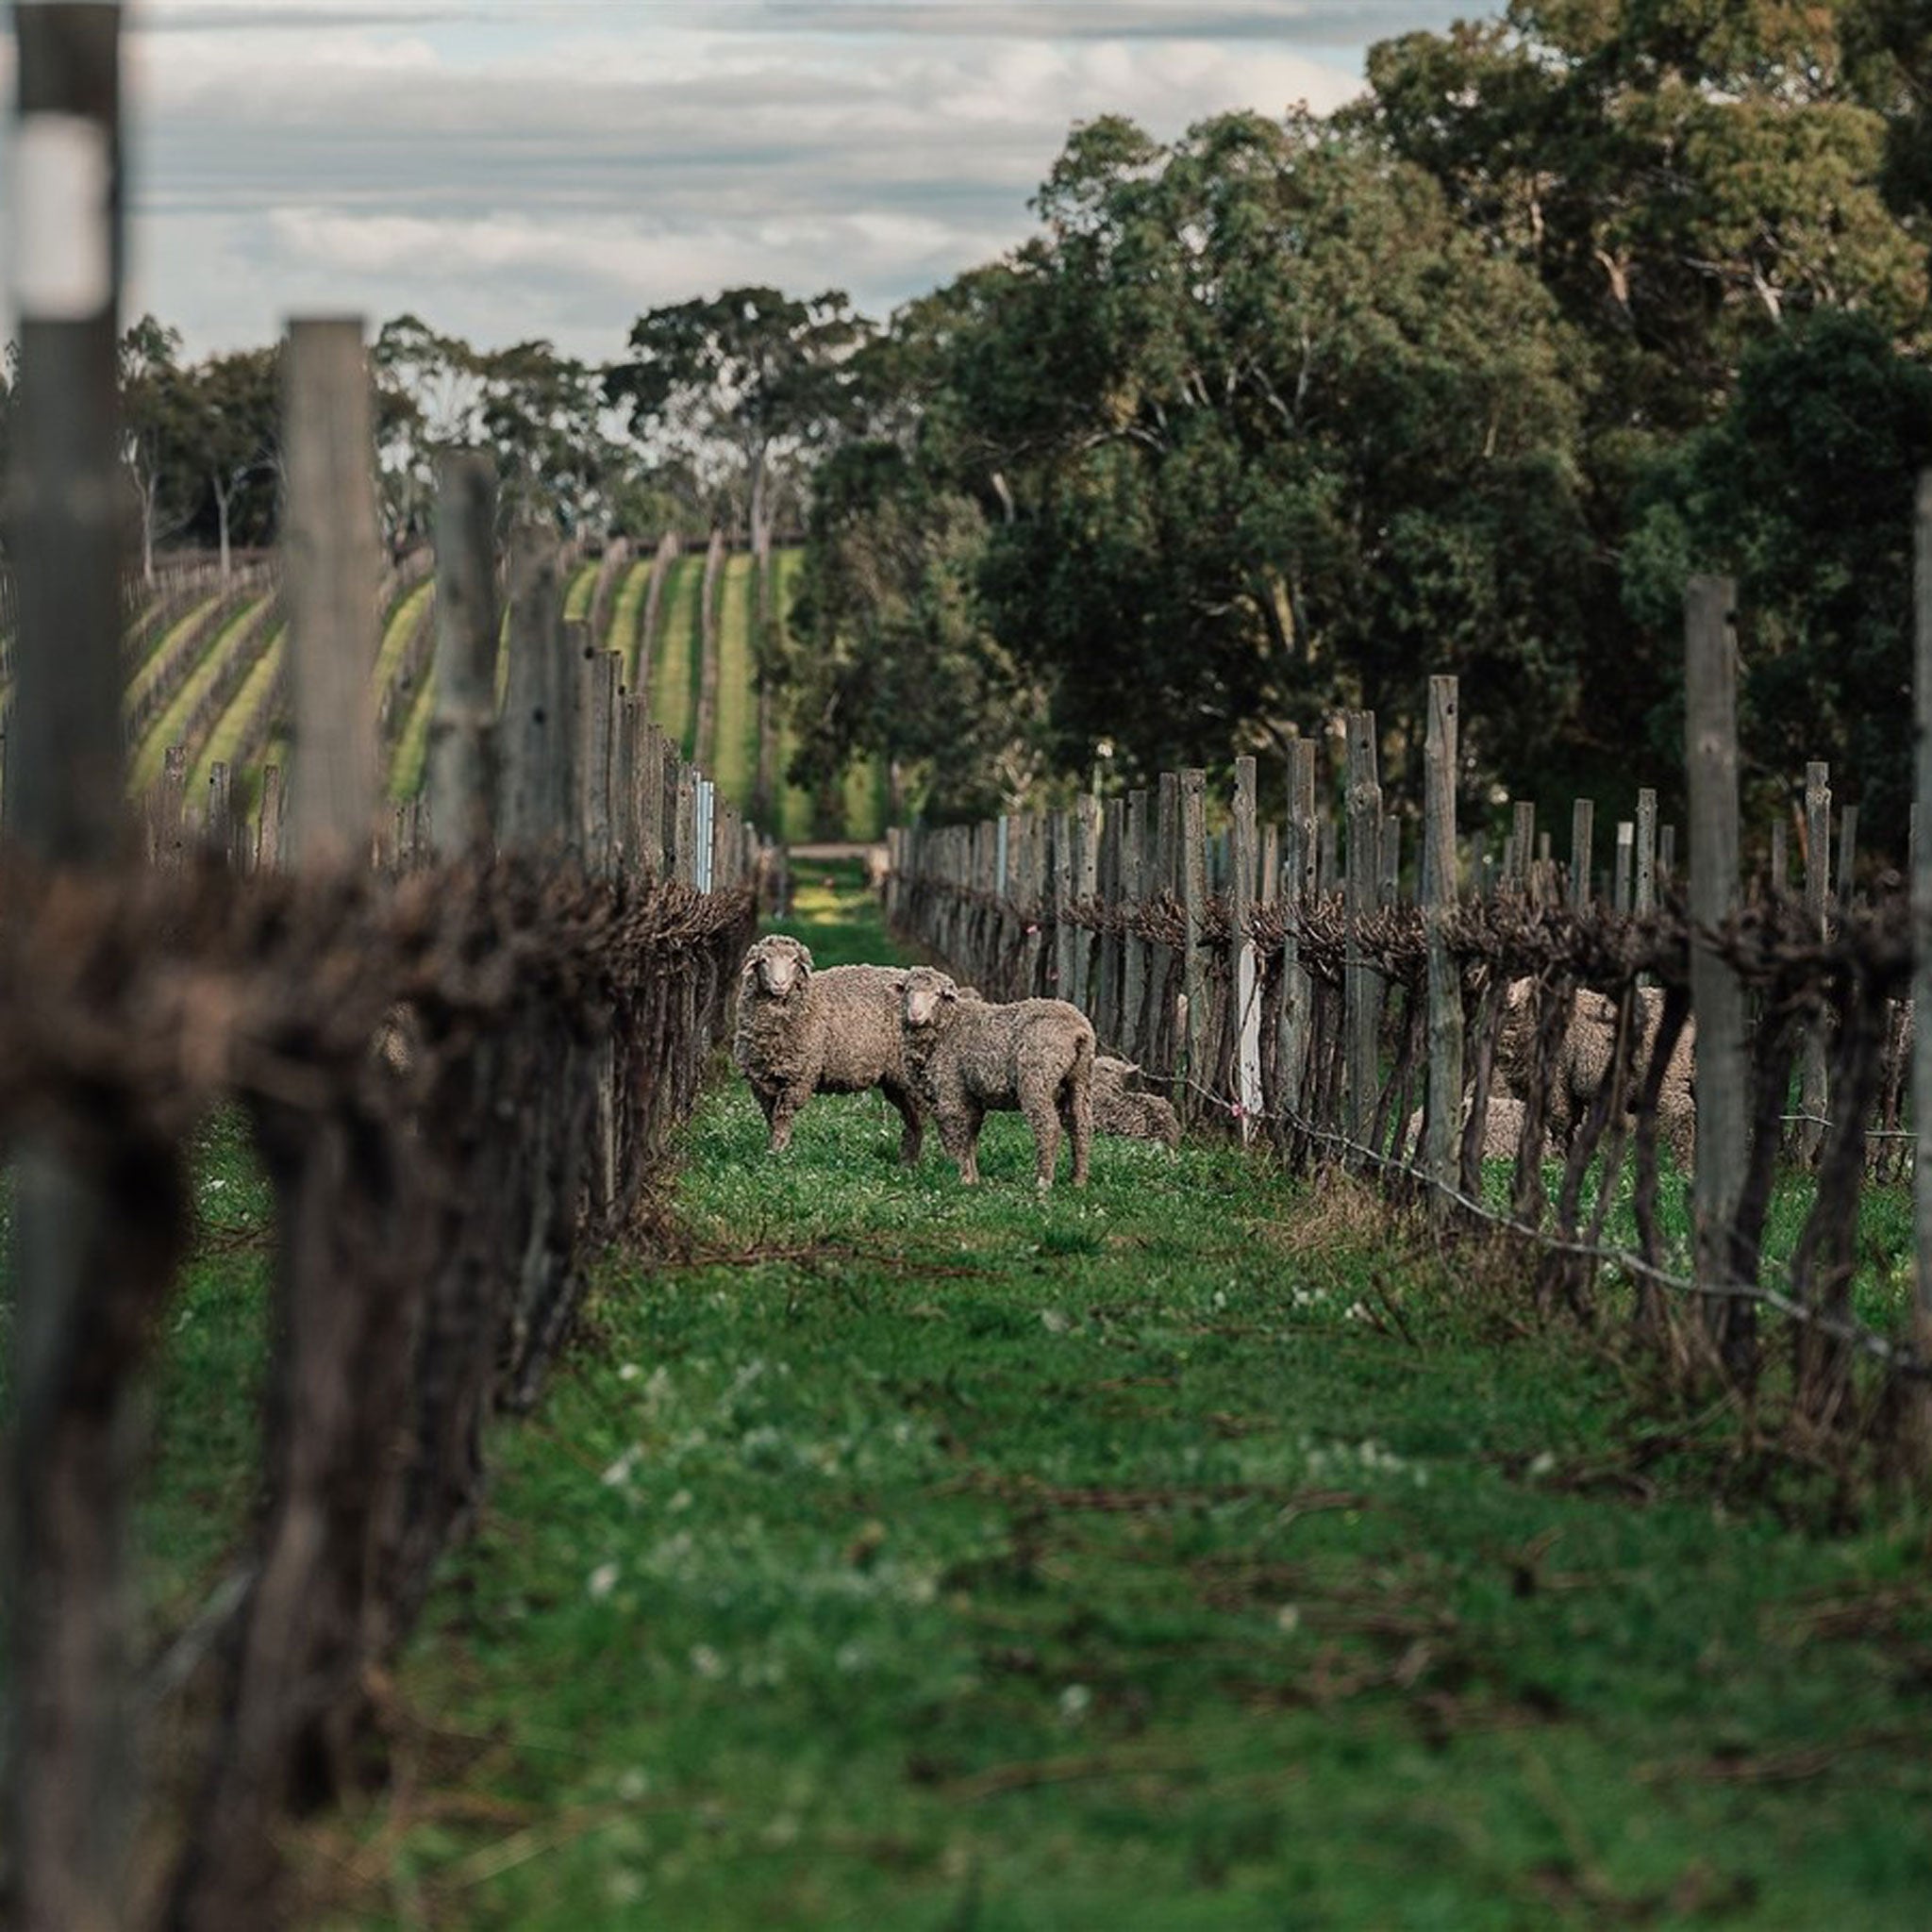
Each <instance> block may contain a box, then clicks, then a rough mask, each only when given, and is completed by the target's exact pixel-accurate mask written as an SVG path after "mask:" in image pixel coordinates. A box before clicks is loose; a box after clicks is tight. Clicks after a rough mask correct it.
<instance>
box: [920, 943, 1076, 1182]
mask: <svg viewBox="0 0 1932 1932" xmlns="http://www.w3.org/2000/svg"><path fill="white" fill-rule="evenodd" d="M902 1017H903V1020H904V1024H905V1041H906V1044H905V1066H906V1074H907V1079H908V1083H909V1085H910V1086H911V1089H912V1092H913V1095H914V1097H915V1099H916V1101H917V1103H918V1104H919V1105H920V1106H921V1107H922V1108H924V1109H925V1110H926V1111H927V1112H929V1113H931V1115H932V1116H933V1119H934V1121H935V1123H936V1124H938V1127H939V1130H940V1140H941V1143H942V1144H943V1145H944V1147H945V1150H946V1152H947V1153H948V1154H949V1155H951V1156H952V1158H954V1159H955V1160H956V1161H958V1164H959V1179H960V1181H961V1182H962V1183H963V1184H964V1185H965V1186H967V1187H969V1188H970V1187H974V1186H975V1185H976V1184H977V1183H978V1180H979V1158H978V1157H979V1130H980V1127H981V1126H982V1125H983V1124H984V1123H985V1120H986V1116H987V1114H988V1113H989V1112H990V1111H1000V1112H1008V1113H1010V1112H1016V1111H1017V1112H1019V1113H1023V1114H1024V1115H1025V1116H1026V1124H1027V1125H1029V1126H1030V1127H1031V1128H1032V1129H1033V1148H1034V1174H1035V1178H1036V1180H1037V1182H1038V1184H1039V1186H1040V1187H1041V1188H1042V1189H1045V1188H1050V1187H1052V1185H1053V1174H1054V1166H1055V1163H1056V1162H1057V1160H1058V1158H1059V1144H1060V1127H1061V1124H1062V1123H1064V1124H1065V1125H1066V1128H1067V1132H1068V1134H1069V1135H1070V1136H1071V1138H1072V1140H1073V1143H1074V1186H1075V1187H1076V1188H1083V1187H1085V1186H1086V1185H1087V1160H1088V1154H1089V1151H1090V1148H1091V1142H1092V1138H1093V1024H1092V1022H1091V1021H1090V1020H1089V1019H1088V1018H1087V1016H1086V1014H1085V1013H1083V1012H1081V1010H1080V1009H1079V1008H1078V1007H1075V1006H1071V1005H1069V1004H1068V1002H1067V1001H1065V1000H1019V1001H1016V1002H1015V1003H1014V1004H1012V1005H1010V1006H995V1005H991V1004H989V1003H985V1002H981V1001H979V1000H974V999H966V998H962V997H961V995H960V992H959V989H958V986H957V985H956V984H955V983H954V981H953V980H952V979H950V978H949V977H948V976H947V975H946V974H943V973H940V972H936V971H935V970H934V969H933V968H931V967H929V966H915V967H913V968H911V969H910V970H909V971H908V973H907V974H906V975H905V985H904V994H903V1007H902Z"/></svg>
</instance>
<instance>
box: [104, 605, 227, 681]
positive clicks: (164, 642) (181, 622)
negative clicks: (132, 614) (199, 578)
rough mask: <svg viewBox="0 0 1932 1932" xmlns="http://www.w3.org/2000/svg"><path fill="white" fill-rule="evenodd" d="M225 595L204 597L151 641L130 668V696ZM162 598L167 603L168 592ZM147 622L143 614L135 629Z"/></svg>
mask: <svg viewBox="0 0 1932 1932" xmlns="http://www.w3.org/2000/svg"><path fill="white" fill-rule="evenodd" d="M223 595H224V593H223V592H222V591H216V592H215V594H214V595H213V596H211V597H204V598H203V599H202V600H201V602H200V603H198V604H195V605H193V606H192V607H191V608H189V609H187V610H184V611H183V612H182V613H181V614H180V616H178V617H177V618H176V619H175V621H174V623H173V624H171V625H168V626H167V627H166V628H165V629H164V630H162V631H160V632H159V633H158V635H157V636H155V637H154V638H153V639H151V640H150V641H149V643H148V647H147V649H146V650H144V651H143V652H142V654H141V658H140V659H139V661H138V662H137V663H135V664H133V665H131V666H130V667H129V675H128V680H127V681H128V687H129V691H130V695H131V694H132V691H133V688H134V687H135V686H136V685H138V684H139V683H140V681H141V678H142V674H143V673H144V672H147V671H148V669H149V667H150V666H152V665H154V664H158V663H159V662H160V661H161V659H162V658H163V657H164V656H165V654H166V653H167V650H168V647H169V646H170V645H171V644H173V643H174V642H175V640H176V639H177V638H178V637H179V636H180V635H181V633H182V632H183V631H185V630H186V629H188V628H189V626H190V625H195V624H199V623H200V622H201V620H202V617H203V615H204V614H205V613H206V612H208V610H210V609H212V608H214V606H215V605H217V604H219V603H220V602H221V601H222V597H223ZM160 597H161V600H162V601H165V600H166V597H167V592H166V591H162V592H161V593H160ZM146 621H147V620H146V613H145V612H142V615H141V616H139V617H137V618H136V619H135V621H134V627H135V628H137V629H138V628H139V626H140V625H142V624H144V623H145V622H146Z"/></svg>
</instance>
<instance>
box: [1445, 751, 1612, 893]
mask: <svg viewBox="0 0 1932 1932" xmlns="http://www.w3.org/2000/svg"><path fill="white" fill-rule="evenodd" d="M1432 715H1433V713H1432ZM1595 839H1596V801H1595V800H1594V799H1591V798H1579V799H1578V800H1576V802H1575V803H1574V805H1573V806H1572V807H1571V808H1570V909H1571V910H1572V911H1573V912H1584V911H1587V910H1588V909H1589V908H1590V901H1591V848H1592V846H1593V845H1594V843H1595Z"/></svg>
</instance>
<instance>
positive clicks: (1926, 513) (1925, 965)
mask: <svg viewBox="0 0 1932 1932" xmlns="http://www.w3.org/2000/svg"><path fill="white" fill-rule="evenodd" d="M1913 553H1914V563H1915V571H1914V575H1913V594H1912V608H1913V613H1914V619H1915V624H1914V629H1915V646H1914V648H1915V654H1916V674H1917V694H1918V695H1917V703H1918V712H1919V718H1918V724H1919V735H1918V754H1917V771H1916V774H1915V776H1916V779H1917V784H1916V787H1915V790H1916V791H1917V792H1918V801H1917V804H1916V806H1915V808H1914V820H1913V824H1914V837H1913V840H1912V886H1911V891H1912V1004H1913V1010H1914V1011H1915V1013H1916V1014H1917V1015H1918V1019H1917V1024H1916V1025H1915V1026H1914V1028H1913V1034H1912V1123H1913V1127H1914V1130H1915V1132H1916V1133H1917V1135H1918V1140H1917V1142H1916V1144H1915V1147H1914V1160H1913V1174H1912V1180H1913V1192H1912V1226H1913V1233H1914V1240H1913V1243H1912V1246H1913V1254H1914V1261H1915V1268H1916V1274H1917V1289H1918V1293H1917V1297H1916V1306H1917V1314H1918V1321H1917V1331H1918V1332H1917V1340H1918V1345H1919V1350H1920V1353H1921V1354H1922V1355H1932V836H1928V834H1927V832H1926V830H1925V827H1926V826H1928V825H1932V470H1925V471H1923V472H1921V474H1920V476H1919V500H1918V513H1917V517H1916V520H1915V524H1914V542H1913Z"/></svg>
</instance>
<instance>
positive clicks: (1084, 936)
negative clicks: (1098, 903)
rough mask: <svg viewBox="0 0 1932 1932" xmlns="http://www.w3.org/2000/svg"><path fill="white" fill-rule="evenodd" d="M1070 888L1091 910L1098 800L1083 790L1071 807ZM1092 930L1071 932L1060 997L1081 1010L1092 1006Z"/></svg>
mask: <svg viewBox="0 0 1932 1932" xmlns="http://www.w3.org/2000/svg"><path fill="white" fill-rule="evenodd" d="M1071 872H1072V879H1073V890H1072V899H1073V901H1074V903H1075V904H1078V905H1079V906H1081V907H1082V908H1086V909H1087V910H1090V911H1091V909H1092V906H1093V902H1094V900H1095V899H1096V898H1097V897H1098V896H1099V894H1100V801H1099V799H1097V798H1095V797H1094V796H1093V794H1092V793H1091V791H1083V792H1082V793H1081V794H1080V796H1079V798H1078V799H1077V800H1076V801H1075V803H1074V852H1073V864H1072V867H1071ZM1094 944H1095V937H1094V934H1093V933H1092V932H1091V931H1090V930H1089V929H1088V927H1087V926H1085V925H1076V926H1074V932H1073V949H1072V954H1071V958H1072V959H1073V966H1074V972H1073V979H1072V982H1071V990H1070V989H1069V987H1066V986H1063V987H1061V989H1060V997H1061V998H1062V999H1063V1000H1072V1001H1073V1003H1074V1005H1075V1006H1076V1007H1078V1008H1080V1010H1081V1011H1082V1012H1083V1013H1091V1012H1092V1010H1093V1004H1092V1003H1093V949H1094Z"/></svg>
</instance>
